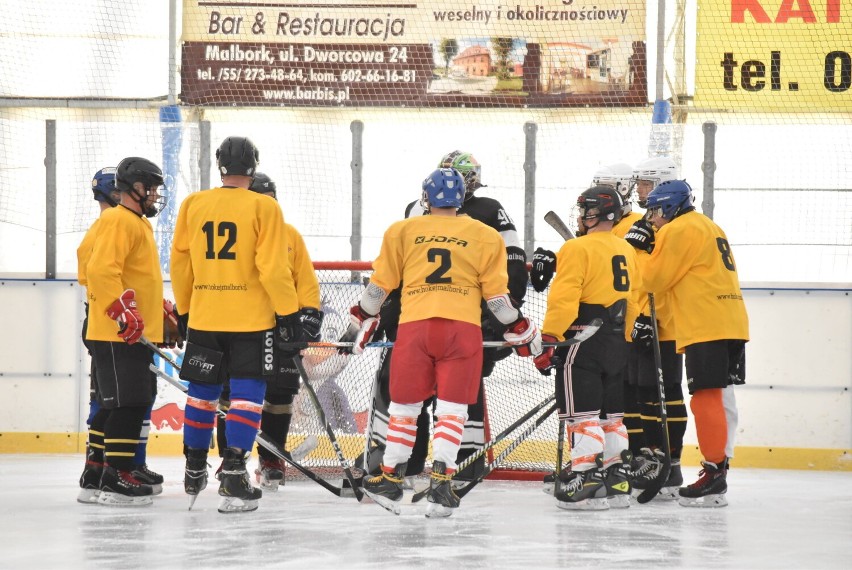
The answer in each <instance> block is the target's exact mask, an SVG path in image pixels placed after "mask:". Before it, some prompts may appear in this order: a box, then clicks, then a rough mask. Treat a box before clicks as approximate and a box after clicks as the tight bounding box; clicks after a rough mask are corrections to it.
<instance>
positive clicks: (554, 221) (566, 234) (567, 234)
mask: <svg viewBox="0 0 852 570" xmlns="http://www.w3.org/2000/svg"><path fill="white" fill-rule="evenodd" d="M544 221H545V222H547V223H548V224H550V227H552V228H553V229H554V230H556V232H557V233H558V234H559V235H560V236H561V237H562V239H564V240H569V239H574V237H576V236H574V232H572V231H571V229H570V228H569V227H568V226H566V225H565V222H563V221H562V218H560V217H559V214H557V213H556V212H554V211H553V210H551V211H549V212H548V213H546V214H545V215H544Z"/></svg>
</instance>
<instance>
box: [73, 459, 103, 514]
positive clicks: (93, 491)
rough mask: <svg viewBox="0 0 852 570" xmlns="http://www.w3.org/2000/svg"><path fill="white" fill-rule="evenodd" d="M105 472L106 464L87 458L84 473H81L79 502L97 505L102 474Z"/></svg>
mask: <svg viewBox="0 0 852 570" xmlns="http://www.w3.org/2000/svg"><path fill="white" fill-rule="evenodd" d="M103 472H104V464H103V463H97V462H96V461H91V460H88V459H87V460H86V465H85V467H83V474H82V475H80V493H79V494H78V495H77V502H78V503H83V504H84V505H97V504H98V496H99V495H100V494H101V488H100V487H101V475H103Z"/></svg>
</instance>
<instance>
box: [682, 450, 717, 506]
mask: <svg viewBox="0 0 852 570" xmlns="http://www.w3.org/2000/svg"><path fill="white" fill-rule="evenodd" d="M727 463H728V460H727V459H725V460H723V461H721V462H720V463H711V462H709V461H702V462H701V465H702V466H703V467H704V468H703V469H702V470H701V471H699V473H698V481H696V482H695V483H693V484H692V485H688V486H686V487H681V489H680V498H679V499H678V504H679V505H681V506H683V507H710V508H715V507H725V506H727V505H728V500H727V499H726V498H725V493H727V492H728V482H727V480H726V476H727V473H728V469H727Z"/></svg>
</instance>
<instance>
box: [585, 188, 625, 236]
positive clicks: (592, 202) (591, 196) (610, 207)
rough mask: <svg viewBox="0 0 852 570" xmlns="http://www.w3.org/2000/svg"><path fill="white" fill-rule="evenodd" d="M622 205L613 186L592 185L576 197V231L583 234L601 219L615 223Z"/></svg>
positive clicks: (620, 214) (619, 195)
mask: <svg viewBox="0 0 852 570" xmlns="http://www.w3.org/2000/svg"><path fill="white" fill-rule="evenodd" d="M623 207H624V201H623V200H622V199H621V194H619V193H618V192H617V191H616V190H615V189H614V188H610V187H609V186H592V187H591V188H589V189H588V190H586V191H585V192H583V193H582V194H580V196H579V197H578V198H577V214H578V218H579V219H578V230H579V232H578V233H579V234H580V235H585V234H586V232H587V231H588V230H590V229H591V228H594V227H595V226H597V225H598V224H599V223H600V222H601V221H606V222H613V223H617V222H618V221H619V220H620V219H621V216H622V209H623ZM589 222H594V223H593V224H592V223H589Z"/></svg>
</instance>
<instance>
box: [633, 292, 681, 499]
mask: <svg viewBox="0 0 852 570" xmlns="http://www.w3.org/2000/svg"><path fill="white" fill-rule="evenodd" d="M648 303H649V304H650V306H651V326H652V327H653V329H654V342H652V343H651V345H652V347H653V349H654V367H655V368H656V369H657V396H658V397H659V399H660V429H661V430H663V454H664V455H663V464H662V465H661V466H660V472H659V473H657V477H656V478H654V479H653V480H652V481H651V482H650V483H649V485H648V488H647V489H645V490H644V491H642V492H641V493H640V494H639V496H638V497H636V501H637V502H638V503H640V504H644V503H647V502H648V501H650V500H651V499H653V498H654V497H656V496H657V493H659V492H660V490H661V489H662V488H663V486H664V485H665V484H666V481H667V480H668V478H669V472H670V471H671V468H672V451H671V447H670V445H669V428H668V416H667V415H666V387H665V384H664V383H663V364H662V361H663V359H662V356H661V355H660V330H659V327H658V326H657V307H656V304H655V303H654V295H653V294H652V293H649V294H648Z"/></svg>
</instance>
